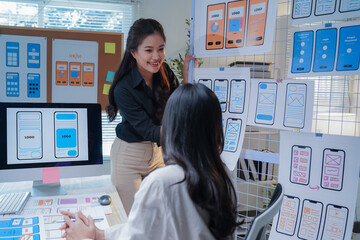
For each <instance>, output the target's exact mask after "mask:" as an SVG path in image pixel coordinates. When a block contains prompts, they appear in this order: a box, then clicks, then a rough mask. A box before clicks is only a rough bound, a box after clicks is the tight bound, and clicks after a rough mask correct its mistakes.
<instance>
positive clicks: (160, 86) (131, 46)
mask: <svg viewBox="0 0 360 240" xmlns="http://www.w3.org/2000/svg"><path fill="white" fill-rule="evenodd" d="M155 33H157V34H160V36H161V37H162V38H163V39H164V41H165V42H166V37H165V33H164V29H163V27H162V26H161V24H160V23H159V22H158V21H156V20H154V19H144V18H140V19H138V20H136V21H135V22H134V23H133V25H132V26H131V28H130V30H129V34H128V37H127V40H126V49H125V53H124V57H123V59H122V61H121V63H120V66H119V68H118V69H117V71H116V73H115V76H114V81H113V83H112V85H111V87H110V90H109V104H108V105H107V106H106V112H107V114H108V118H109V120H110V122H112V121H113V120H114V119H115V117H116V114H117V111H118V107H117V105H116V102H115V98H114V89H115V86H116V84H117V83H118V82H119V81H120V80H121V79H122V78H123V77H124V76H125V75H126V74H128V73H129V72H130V71H131V70H132V69H133V68H135V67H136V60H135V58H134V57H133V56H132V54H131V52H132V51H137V49H138V46H139V45H140V44H141V43H142V42H143V40H144V39H145V38H146V37H147V36H149V35H152V34H155ZM154 79H158V80H157V81H154V83H153V84H154V85H153V89H154V92H155V100H156V103H157V106H156V114H157V116H158V118H159V120H161V118H162V114H163V111H164V108H165V104H166V101H167V99H168V98H169V95H170V87H169V81H168V79H167V77H166V72H165V70H164V65H162V66H161V67H160V70H159V72H157V73H155V74H154Z"/></svg>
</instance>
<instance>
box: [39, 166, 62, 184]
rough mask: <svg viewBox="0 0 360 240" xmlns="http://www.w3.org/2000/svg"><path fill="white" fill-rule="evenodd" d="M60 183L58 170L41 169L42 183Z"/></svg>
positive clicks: (54, 168)
mask: <svg viewBox="0 0 360 240" xmlns="http://www.w3.org/2000/svg"><path fill="white" fill-rule="evenodd" d="M57 182H60V177H59V168H58V167H53V168H43V183H57Z"/></svg>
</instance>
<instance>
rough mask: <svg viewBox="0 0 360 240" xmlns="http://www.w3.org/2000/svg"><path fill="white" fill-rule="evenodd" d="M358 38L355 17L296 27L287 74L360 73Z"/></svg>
mask: <svg viewBox="0 0 360 240" xmlns="http://www.w3.org/2000/svg"><path fill="white" fill-rule="evenodd" d="M359 41H360V24H359V22H356V21H354V22H344V23H339V24H332V23H327V24H323V25H311V26H305V27H301V28H293V29H292V30H291V41H290V44H291V51H290V53H291V56H290V58H289V59H290V63H289V68H288V69H289V72H288V77H290V78H294V77H312V76H330V75H331V76H342V75H357V74H360V68H359V58H360V48H359Z"/></svg>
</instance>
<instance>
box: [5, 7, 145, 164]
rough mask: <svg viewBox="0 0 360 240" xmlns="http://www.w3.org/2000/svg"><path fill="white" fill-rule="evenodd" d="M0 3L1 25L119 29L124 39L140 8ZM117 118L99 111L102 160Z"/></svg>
mask: <svg viewBox="0 0 360 240" xmlns="http://www.w3.org/2000/svg"><path fill="white" fill-rule="evenodd" d="M0 4H1V8H0V25H8V26H21V27H39V28H53V29H71V30H86V31H102V32H122V33H124V39H126V38H127V33H128V31H129V28H130V27H131V25H132V23H133V22H134V21H135V20H136V19H137V18H138V17H139V15H140V11H141V8H140V7H141V6H140V1H139V0H97V1H95V0H79V1H61V0H48V1H43V0H13V1H1V0H0ZM125 42H126V41H124V43H125ZM120 121H121V118H120V116H117V118H116V119H115V121H113V122H112V123H109V121H108V120H107V116H106V113H103V114H102V127H103V154H104V159H105V160H106V159H109V157H110V148H111V144H112V142H113V141H114V138H115V127H116V125H117V124H118V123H119V122H120Z"/></svg>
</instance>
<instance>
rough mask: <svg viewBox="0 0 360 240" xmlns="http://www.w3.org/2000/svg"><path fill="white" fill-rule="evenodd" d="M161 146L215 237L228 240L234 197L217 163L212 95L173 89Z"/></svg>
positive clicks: (216, 108)
mask: <svg viewBox="0 0 360 240" xmlns="http://www.w3.org/2000/svg"><path fill="white" fill-rule="evenodd" d="M161 145H162V147H163V157H164V161H165V163H166V164H169V163H171V162H175V163H177V164H178V165H180V166H181V167H182V168H183V169H184V171H185V178H184V180H183V181H185V182H186V183H187V187H188V191H189V194H190V197H191V199H192V200H193V201H194V202H195V203H196V204H197V205H198V206H200V207H202V208H203V209H205V210H206V211H207V212H208V213H209V217H210V218H209V219H210V222H209V225H208V227H209V229H210V231H211V232H212V233H213V235H214V237H215V238H216V239H223V238H226V237H228V236H229V235H231V233H232V232H233V231H234V230H235V227H236V224H237V223H236V215H237V214H236V194H235V189H234V186H233V184H232V182H231V179H230V178H229V176H228V174H227V173H226V170H225V167H224V164H223V162H222V161H221V158H220V154H221V152H222V150H223V147H224V134H223V129H222V115H221V108H220V103H219V100H218V99H217V97H216V95H215V94H214V92H212V91H211V90H210V89H208V88H207V87H205V86H204V85H202V84H194V85H192V84H185V85H182V86H181V87H179V88H177V89H176V90H175V91H174V92H173V93H172V94H171V96H170V98H169V100H168V102H167V104H166V108H165V112H164V117H163V120H162V134H161Z"/></svg>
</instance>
